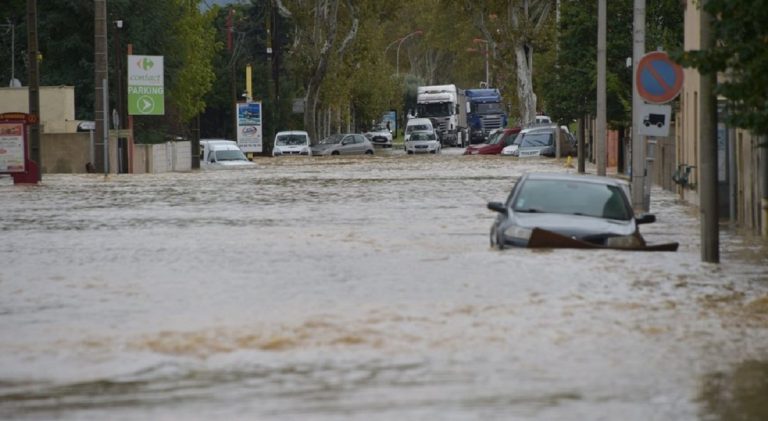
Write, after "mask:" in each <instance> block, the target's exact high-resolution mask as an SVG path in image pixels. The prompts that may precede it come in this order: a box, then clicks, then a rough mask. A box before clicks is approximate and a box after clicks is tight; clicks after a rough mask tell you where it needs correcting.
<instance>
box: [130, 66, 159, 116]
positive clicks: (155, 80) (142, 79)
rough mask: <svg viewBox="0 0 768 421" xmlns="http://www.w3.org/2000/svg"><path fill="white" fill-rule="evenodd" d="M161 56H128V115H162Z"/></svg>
mask: <svg viewBox="0 0 768 421" xmlns="http://www.w3.org/2000/svg"><path fill="white" fill-rule="evenodd" d="M163 86H164V84H163V56H134V55H129V56H128V114H130V115H164V114H165V90H164V87H163Z"/></svg>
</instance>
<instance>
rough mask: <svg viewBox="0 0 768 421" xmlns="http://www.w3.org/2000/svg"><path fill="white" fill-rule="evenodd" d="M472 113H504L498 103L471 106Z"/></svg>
mask: <svg viewBox="0 0 768 421" xmlns="http://www.w3.org/2000/svg"><path fill="white" fill-rule="evenodd" d="M472 111H473V112H476V113H478V114H499V113H502V112H504V110H503V109H502V108H501V104H499V103H498V102H490V103H480V104H472Z"/></svg>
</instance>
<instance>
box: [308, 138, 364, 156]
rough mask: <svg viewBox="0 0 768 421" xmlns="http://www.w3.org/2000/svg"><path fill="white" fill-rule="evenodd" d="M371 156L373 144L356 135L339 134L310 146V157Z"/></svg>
mask: <svg viewBox="0 0 768 421" xmlns="http://www.w3.org/2000/svg"><path fill="white" fill-rule="evenodd" d="M352 154H366V155H373V144H372V143H371V142H370V141H369V140H368V138H367V137H365V136H363V135H362V134H357V133H339V134H334V135H331V136H328V137H326V138H325V139H323V140H321V141H320V143H318V144H316V145H312V155H352Z"/></svg>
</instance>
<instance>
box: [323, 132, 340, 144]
mask: <svg viewBox="0 0 768 421" xmlns="http://www.w3.org/2000/svg"><path fill="white" fill-rule="evenodd" d="M341 139H342V136H341V135H338V134H334V135H331V136H329V137H326V138H325V139H323V140H321V141H320V143H322V144H324V145H331V144H334V143H339V142H341Z"/></svg>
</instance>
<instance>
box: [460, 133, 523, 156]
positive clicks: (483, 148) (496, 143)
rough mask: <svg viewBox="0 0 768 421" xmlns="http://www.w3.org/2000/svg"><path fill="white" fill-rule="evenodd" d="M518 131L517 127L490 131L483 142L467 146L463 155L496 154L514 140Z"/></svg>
mask: <svg viewBox="0 0 768 421" xmlns="http://www.w3.org/2000/svg"><path fill="white" fill-rule="evenodd" d="M518 133H520V128H519V127H516V128H514V129H498V130H496V131H494V132H492V133H491V134H490V135H489V136H488V140H486V141H485V142H483V143H476V144H474V145H469V146H467V149H465V150H464V155H498V154H500V153H501V151H502V150H503V149H504V148H505V147H507V146H509V145H511V144H512V142H514V140H515V135H517V134H518Z"/></svg>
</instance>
